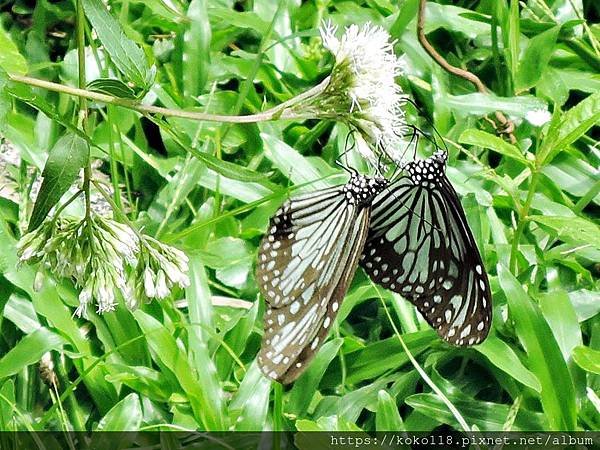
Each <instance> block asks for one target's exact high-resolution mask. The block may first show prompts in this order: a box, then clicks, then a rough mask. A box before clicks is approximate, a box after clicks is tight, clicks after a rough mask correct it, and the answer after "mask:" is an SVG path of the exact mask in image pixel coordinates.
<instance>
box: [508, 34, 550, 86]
mask: <svg viewBox="0 0 600 450" xmlns="http://www.w3.org/2000/svg"><path fill="white" fill-rule="evenodd" d="M559 31H560V26H559V25H557V26H555V27H552V28H550V29H549V30H546V31H544V32H543V33H540V34H538V35H536V36H534V37H533V38H531V39H530V40H529V43H528V45H527V48H526V49H525V52H524V53H523V56H522V57H521V60H520V61H519V68H518V72H517V78H516V80H515V88H516V89H517V90H518V91H520V90H527V89H529V88H531V87H533V86H535V84H536V83H537V82H538V81H539V79H540V77H541V76H542V72H543V71H544V69H545V68H546V66H547V65H548V61H550V57H551V56H552V53H553V52H554V44H555V43H556V38H557V37H558V32H559Z"/></svg>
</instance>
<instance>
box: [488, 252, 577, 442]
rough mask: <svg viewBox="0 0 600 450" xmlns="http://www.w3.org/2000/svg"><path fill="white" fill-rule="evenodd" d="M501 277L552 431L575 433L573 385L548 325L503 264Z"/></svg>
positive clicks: (499, 273) (501, 283)
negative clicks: (538, 384)
mask: <svg viewBox="0 0 600 450" xmlns="http://www.w3.org/2000/svg"><path fill="white" fill-rule="evenodd" d="M498 277H499V280H500V286H501V287H502V290H503V291H504V294H505V295H506V299H507V300H508V306H509V312H510V317H511V318H512V319H513V320H514V322H515V328H516V331H517V335H518V337H519V340H520V341H521V343H522V345H523V347H525V350H526V351H527V365H528V367H529V368H530V369H531V371H532V372H533V373H534V374H535V375H536V377H537V378H538V380H539V381H540V383H541V385H542V392H541V401H542V408H543V409H544V412H545V414H546V417H547V418H548V422H549V424H550V428H551V429H552V430H565V431H566V430H575V427H576V425H577V419H576V417H577V413H576V405H575V391H574V388H573V382H572V380H571V375H570V373H569V370H568V368H567V365H566V362H565V360H564V359H563V357H562V354H561V352H560V348H559V346H558V344H557V343H556V340H555V339H554V336H553V334H552V331H551V330H550V327H549V326H548V323H547V322H546V321H545V320H544V317H543V316H542V313H541V311H540V310H539V307H537V305H535V303H534V302H533V301H532V299H531V298H530V297H529V296H528V295H527V293H526V292H525V291H524V290H523V288H522V287H521V284H520V283H519V281H518V280H517V279H516V278H515V277H514V276H513V275H512V274H511V273H510V272H509V271H508V270H507V269H506V268H505V267H504V266H503V265H501V264H498Z"/></svg>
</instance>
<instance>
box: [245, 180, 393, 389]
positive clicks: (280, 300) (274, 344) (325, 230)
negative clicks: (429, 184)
mask: <svg viewBox="0 0 600 450" xmlns="http://www.w3.org/2000/svg"><path fill="white" fill-rule="evenodd" d="M386 184H387V182H386V180H385V179H383V178H379V177H378V178H370V177H366V176H362V175H359V174H356V173H354V174H353V175H352V176H351V178H350V180H349V181H348V183H346V184H345V185H342V186H336V187H332V188H328V189H322V190H318V191H315V192H311V193H307V194H303V195H299V196H296V197H293V198H291V199H289V200H287V201H286V202H285V203H284V205H283V206H282V207H281V208H280V209H279V210H278V211H277V212H276V213H275V215H274V216H273V218H272V219H271V221H270V227H269V231H268V233H267V235H266V236H265V237H264V238H263V240H262V241H261V243H260V247H259V252H258V267H257V271H256V277H257V280H258V285H259V288H260V291H261V293H262V295H263V296H264V298H265V300H266V301H267V310H266V313H265V319H264V330H265V332H264V335H263V340H262V345H261V349H260V353H259V355H258V363H259V366H260V368H261V370H262V372H263V373H264V374H265V375H266V376H267V377H268V378H271V379H273V380H276V381H279V382H281V383H291V382H292V381H294V380H295V379H296V378H298V376H300V374H301V373H302V372H303V371H304V370H305V369H306V367H307V365H308V364H309V362H310V361H311V360H312V358H313V357H314V356H315V354H316V352H317V351H318V349H319V348H320V346H321V345H322V344H323V342H324V341H325V339H326V337H327V334H328V333H329V330H330V329H331V325H332V323H333V321H334V320H335V317H336V315H337V312H338V311H339V307H340V305H341V303H342V300H343V299H344V296H345V294H346V291H347V289H348V285H349V284H350V282H351V281H352V277H353V275H354V272H355V271H356V268H357V266H358V260H359V257H360V255H361V253H362V250H363V246H364V243H365V239H366V237H367V233H368V230H369V218H370V205H371V202H372V200H373V198H374V197H375V195H376V194H377V193H378V192H380V191H381V190H382V189H383V188H384V187H385V185H386Z"/></svg>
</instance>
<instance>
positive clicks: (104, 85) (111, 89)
mask: <svg viewBox="0 0 600 450" xmlns="http://www.w3.org/2000/svg"><path fill="white" fill-rule="evenodd" d="M87 89H88V90H90V91H94V92H100V93H101V94H108V95H112V96H115V97H120V98H129V99H132V100H135V99H136V96H135V92H134V91H133V89H131V88H130V87H129V86H127V85H126V84H125V83H123V82H122V81H121V80H116V79H114V78H97V79H95V80H93V81H90V82H89V83H88V84H87Z"/></svg>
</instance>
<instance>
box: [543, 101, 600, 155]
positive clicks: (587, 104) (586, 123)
mask: <svg viewBox="0 0 600 450" xmlns="http://www.w3.org/2000/svg"><path fill="white" fill-rule="evenodd" d="M599 121H600V92H596V93H594V94H592V95H590V96H588V97H587V98H585V99H584V100H582V101H580V102H579V103H578V104H577V105H575V106H574V107H573V108H571V109H570V110H568V111H567V112H565V113H564V115H563V117H562V120H561V121H560V124H559V125H558V127H557V130H558V133H557V136H556V138H555V139H544V142H543V145H542V148H541V150H540V155H539V159H540V161H542V163H543V164H544V165H547V164H548V163H549V162H550V161H552V159H554V157H555V156H556V155H557V154H558V153H559V152H561V151H563V150H565V149H566V147H567V146H569V145H570V144H572V143H573V142H575V141H576V140H577V139H579V138H580V137H581V136H583V135H584V134H585V132H586V131H587V130H589V129H590V128H591V127H592V126H594V125H595V124H597V123H598V122H599Z"/></svg>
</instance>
